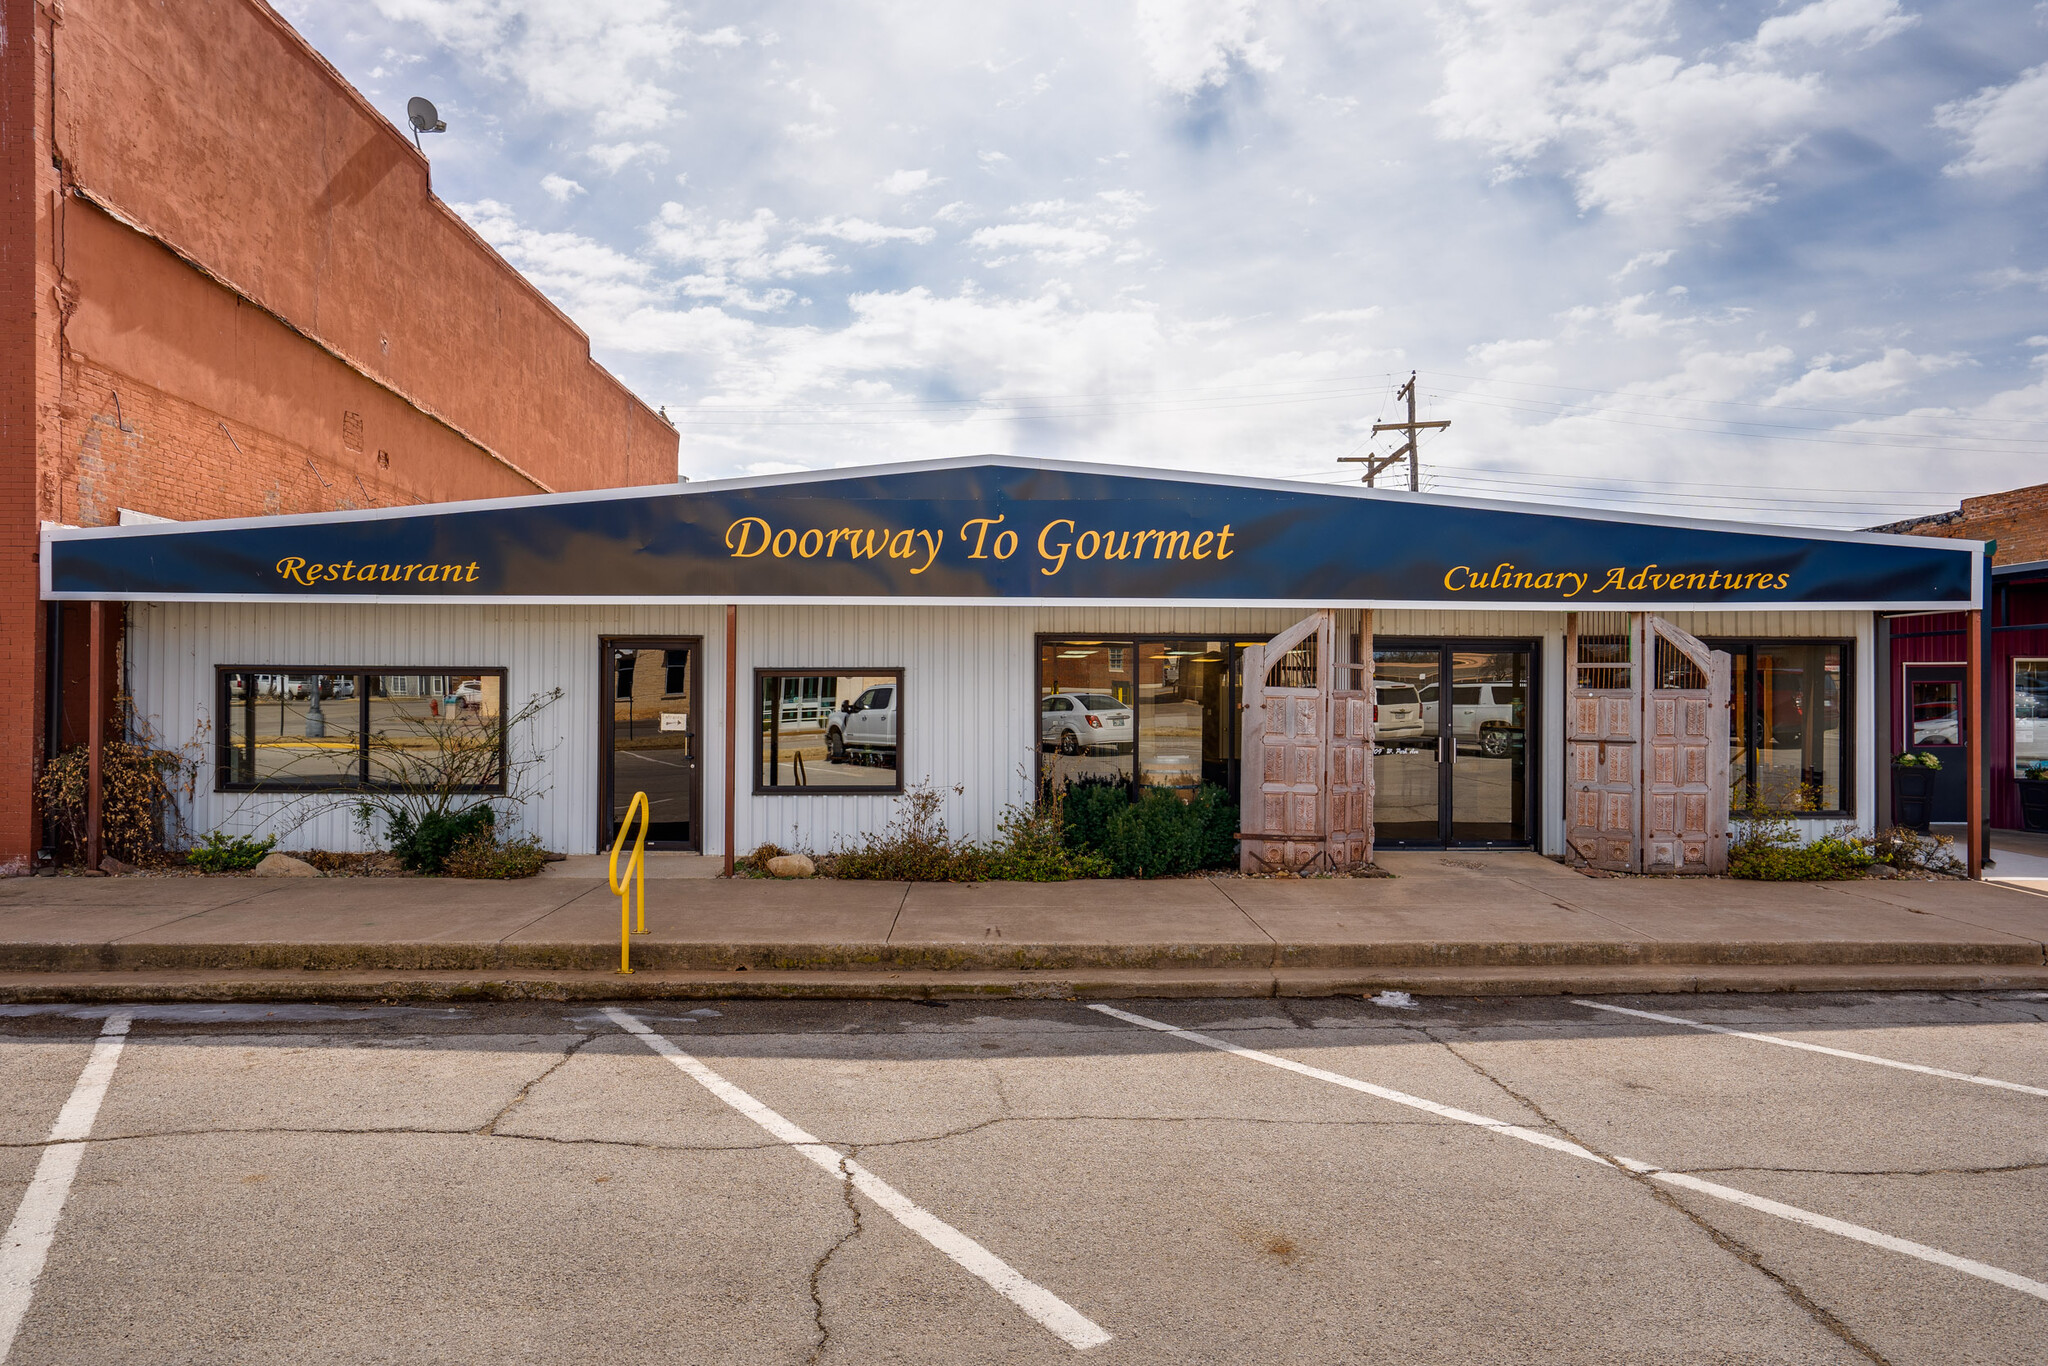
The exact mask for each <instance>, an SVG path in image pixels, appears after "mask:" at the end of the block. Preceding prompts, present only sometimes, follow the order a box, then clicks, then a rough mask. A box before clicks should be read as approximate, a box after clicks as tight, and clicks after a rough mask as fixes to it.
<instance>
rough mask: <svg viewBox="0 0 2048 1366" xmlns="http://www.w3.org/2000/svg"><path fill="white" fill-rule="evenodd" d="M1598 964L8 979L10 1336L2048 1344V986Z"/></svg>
mask: <svg viewBox="0 0 2048 1366" xmlns="http://www.w3.org/2000/svg"><path fill="white" fill-rule="evenodd" d="M1597 1005H1599V1006H1609V1007H1620V1008H1621V1009H1620V1010H1616V1009H1600V1008H1597V1007H1596V1006H1592V1005H1585V1004H1580V1003H1576V1002H1574V1001H1571V1000H1568V999H1561V998H1543V999H1522V1000H1498V999H1494V1000H1475V999H1470V998H1466V999H1440V1000H1439V999H1421V1000H1417V1001H1415V1002H1413V1003H1408V1004H1402V1003H1398V1002H1385V1003H1377V1002H1371V1001H1360V1000H1356V999H1350V1000H1327V999H1325V1000H1301V1001H1274V1000H1253V1001H1138V1002H1130V1003H1119V1004H1113V1005H1111V1006H1109V1007H1107V1008H1099V1007H1091V1006H1089V1005H1085V1004H1081V1003H1077V1002H1064V1001H1047V1002H1014V1001H1006V1002H1000V1003H997V1002H991V1003H986V1004H982V1003H961V1002H954V1003H951V1004H947V1005H940V1006H924V1005H917V1004H905V1003H901V1002H819V1003H797V1002H743V1003H728V1004H721V1005H719V1006H717V1007H715V1008H714V1007H697V1008H694V1009H693V1008H691V1007H690V1005H689V1003H682V1002H678V1003H671V1004H662V1005H650V1004H648V1003H639V1004H637V1005H634V1006H632V1007H630V1008H628V1007H619V1008H609V1009H608V1008H597V1007H589V1006H584V1005H537V1004H528V1005H516V1006H477V1007H471V1008H460V1009H440V1008H432V1009H429V1008H412V1007H336V1006H262V1005H250V1006H189V1005H188V1006H154V1007H152V1006H121V1007H82V1006H53V1007H27V1006H10V1007H4V1008H0V1093H4V1094H5V1095H6V1096H7V1097H8V1103H7V1104H6V1105H5V1106H4V1107H0V1202H4V1206H0V1214H5V1216H6V1217H8V1218H10V1219H11V1220H12V1225H11V1227H10V1228H9V1231H8V1233H7V1235H6V1241H5V1244H4V1245H0V1344H5V1343H7V1341H8V1338H9V1337H10V1336H11V1351H10V1350H8V1348H7V1347H6V1346H4V1345H0V1355H4V1359H5V1362H6V1363H7V1366H30V1364H31V1363H33V1364H36V1366H40V1364H41V1363H150V1364H151V1366H162V1364H164V1363H180V1362H202V1361H204V1362H366V1363H367V1362H428V1361H447V1360H457V1359H463V1360H480V1361H481V1360H491V1361H559V1360H590V1361H605V1362H621V1363H637V1362H687V1363H709V1362H735V1363H737V1362H748V1363H758V1362H792V1363H797V1362H814V1361H816V1362H837V1361H844V1362H871V1361H889V1362H934V1363H939V1362H944V1363H956V1362H975V1363H979V1362H1004V1363H1009V1362H1065V1361H1073V1360H1076V1359H1085V1360H1087V1361H1089V1362H1175V1363H1186V1362H1218V1363H1222V1362H1229V1363H1245V1362H1289V1363H1323V1362H1332V1363H1335V1362H1399V1363H1422V1362H1459V1363H1475V1362H1536V1361H1558V1362H1588V1363H1592V1362H1599V1363H1606V1362H1681V1361H1682V1362H1723V1361H1725V1362H1743V1363H1760V1362H1785V1363H1814V1362H1862V1361H1884V1362H1894V1363H1904V1362H1942V1363H1961V1362H1983V1363H2000V1364H2001V1366H2004V1364H2008V1363H2020V1362H2034V1361H2048V996H2044V994H2042V993H2022V992H2009V993H1996V994H1977V995H1961V994H1957V995H1932V994H1897V995H1854V996H1851V995H1835V996H1822V995H1814V996H1719V997H1716V996H1684V997H1638V998H1602V1000H1601V1001H1600V1002H1598V1003H1597ZM1624 1011H1638V1012H1649V1013H1650V1014H1653V1015H1665V1016H1671V1017H1674V1018H1675V1019H1677V1020H1683V1021H1690V1022H1691V1023H1680V1022H1672V1021H1670V1020H1660V1019H1653V1018H1646V1017H1645V1016H1644V1015H1642V1014H1629V1013H1623V1012H1624ZM1701 1026H1714V1027H1717V1029H1718V1030H1719V1031H1729V1030H1733V1031H1738V1032H1736V1033H1729V1032H1717V1029H1710V1028H1703V1027H1701ZM1787 1043H1791V1044H1796V1045H1801V1046H1799V1047H1790V1046H1786V1044H1787ZM1827 1050H1833V1051H1827Z"/></svg>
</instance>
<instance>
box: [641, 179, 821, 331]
mask: <svg viewBox="0 0 2048 1366" xmlns="http://www.w3.org/2000/svg"><path fill="white" fill-rule="evenodd" d="M647 234H648V242H649V245H650V246H651V247H652V248H653V249H654V251H655V252H656V253H657V254H659V255H661V256H664V257H667V258H668V259H669V260H672V261H676V262H678V263H681V264H683V265H686V266H690V265H694V266H696V267H697V270H696V271H695V272H693V273H691V274H688V275H685V276H683V277H682V278H681V280H679V281H678V282H677V284H678V287H679V288H680V289H681V291H682V292H683V293H684V294H686V295H689V296H690V297H692V298H699V299H717V300H719V301H720V302H722V303H725V304H727V305H729V306H731V307H733V308H738V309H741V310H744V311H746V312H750V313H765V312H773V311H776V310H778V309H781V308H785V307H787V306H788V305H789V304H790V303H791V302H792V301H793V300H794V299H795V298H796V293H795V291H793V290H790V289H783V288H770V289H764V290H760V291H758V292H757V291H756V290H753V289H750V288H748V286H749V285H750V284H756V283H759V282H762V281H767V280H789V279H795V278H798V277H802V276H811V275H825V274H829V273H830V272H832V271H835V270H837V269H839V267H838V266H837V265H836V264H835V263H834V261H833V259H832V256H831V254H830V253H829V252H827V251H825V249H824V248H822V247H819V246H816V245H815V244H813V243H810V242H804V241H800V240H797V239H796V238H795V237H794V236H793V235H792V234H790V233H789V232H788V231H786V230H785V229H784V228H783V226H782V224H781V222H780V220H779V219H777V217H776V216H775V213H774V211H773V210H771V209H756V210H755V211H754V213H753V216H752V217H750V218H744V219H731V218H727V219H718V220H716V221H714V220H713V219H712V217H711V216H710V215H709V214H707V213H704V212H703V211H701V210H697V209H691V208H688V207H686V206H684V205H681V204H677V203H673V202H671V203H667V204H664V205H662V206H661V215H660V217H659V218H658V219H657V220H656V221H655V222H654V223H652V224H650V225H649V226H648V229H647ZM778 238H780V239H781V240H780V241H778V240H777V239H778Z"/></svg>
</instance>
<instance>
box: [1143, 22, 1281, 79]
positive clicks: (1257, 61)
mask: <svg viewBox="0 0 2048 1366" xmlns="http://www.w3.org/2000/svg"><path fill="white" fill-rule="evenodd" d="M1256 8H1257V5H1256V3H1255V2H1254V0H1138V8H1137V16H1136V18H1137V32H1138V49H1139V51H1140V52H1141V53H1142V54H1143V56H1144V59H1145V65H1146V68H1147V69H1148V70H1149V71H1150V72H1151V74H1152V79H1153V80H1155V81H1157V82H1159V84H1161V85H1163V86H1165V87H1166V88H1167V89H1168V90H1171V91H1173V92H1175V93H1176V94H1180V95H1192V94H1194V93H1195V92H1196V91H1198V90H1200V89H1202V88H1203V87H1205V86H1220V85H1223V84H1224V83H1225V82H1227V81H1228V80H1229V79H1230V69H1231V67H1232V66H1233V65H1243V66H1245V67H1248V68H1250V69H1251V70H1254V71H1262V72H1271V71H1276V70H1278V69H1279V66H1280V58H1278V57H1276V56H1274V55H1273V54H1272V53H1270V52H1269V51H1267V49H1266V46H1265V44H1264V43H1262V42H1260V41H1259V40H1258V39H1256V38H1254V37H1253V36H1252V28H1253V11H1254V10H1255V9H1256Z"/></svg>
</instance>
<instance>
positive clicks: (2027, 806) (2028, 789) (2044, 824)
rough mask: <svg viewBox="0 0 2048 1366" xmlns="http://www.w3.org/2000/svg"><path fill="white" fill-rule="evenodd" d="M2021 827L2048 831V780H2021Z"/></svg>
mask: <svg viewBox="0 0 2048 1366" xmlns="http://www.w3.org/2000/svg"><path fill="white" fill-rule="evenodd" d="M2019 784H2020V826H2021V828H2022V829H2026V830H2048V778H2021V779H2020V780H2019Z"/></svg>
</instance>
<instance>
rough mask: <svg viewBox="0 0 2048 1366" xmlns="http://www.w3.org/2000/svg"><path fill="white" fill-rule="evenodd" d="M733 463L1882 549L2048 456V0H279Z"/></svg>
mask: <svg viewBox="0 0 2048 1366" xmlns="http://www.w3.org/2000/svg"><path fill="white" fill-rule="evenodd" d="M280 8H281V9H282V10H283V12H284V13H285V14H286V15H287V17H289V18H290V19H291V20H292V21H293V22H294V23H295V24H296V25H297V26H298V27H299V28H300V30H301V31H302V32H303V33H305V34H306V36H307V37H308V39H309V40H310V41H311V42H312V43H313V44H314V46H316V47H317V48H319V49H320V50H321V51H322V52H323V53H325V54H326V55H327V56H328V58H329V59H330V60H332V61H333V62H334V63H335V64H336V65H337V66H338V67H339V68H340V69H341V71H342V72H343V73H344V74H345V75H346V76H347V77H348V78H349V79H350V80H352V81H354V82H355V83H356V84H357V85H358V86H359V87H360V88H361V89H362V90H363V91H364V92H365V93H366V94H367V95H368V96H369V97H370V98H371V99H372V100H373V101H374V102H375V103H376V104H377V106H378V107H379V108H381V109H383V110H384V111H385V112H386V113H387V114H389V115H390V116H391V117H392V118H393V119H394V121H398V122H401V123H402V122H403V119H404V109H405V102H406V99H407V97H408V96H411V95H416V94H418V95H426V96H428V97H429V98H431V99H432V100H434V101H435V103H436V104H437V105H438V106H439V107H440V110H441V114H442V117H443V118H444V119H446V120H447V123H448V131H447V132H446V133H444V134H440V135H436V136H432V137H430V139H429V140H428V142H427V151H428V153H429V155H430V156H431V157H432V159H433V163H434V182H435V187H436V189H437V191H438V192H439V193H440V195H441V196H442V197H443V198H444V199H446V200H447V201H448V202H449V203H451V204H453V205H454V206H456V208H457V210H458V211H459V212H460V213H462V214H463V216H464V217H465V218H467V219H468V220H469V221H470V222H471V223H472V224H474V225H475V226H476V227H477V229H478V230H479V231H480V232H482V233H483V235H484V236H485V237H487V238H488V239H489V240H490V241H491V242H492V243H494V244H495V245H496V246H497V247H498V249H499V250H500V251H502V252H503V253H504V254H505V255H506V256H507V257H508V258H509V259H510V260H511V261H512V262H513V263H514V264H516V265H517V266H518V267H519V268H520V269H521V270H523V271H525V272H526V273H527V275H529V276H530V277H531V278H532V279H533V280H534V281H535V282H536V283H537V284H538V285H539V286H540V287H541V288H542V289H544V290H546V291H547V293H548V294H549V295H550V296H551V297H552V298H553V299H555V300H556V302H557V303H559V304H560V305H561V306H562V307H563V308H564V309H565V310H566V311H567V312H568V313H569V314H570V316H572V317H573V318H575V319H576V320H577V322H578V323H580V324H581V325H582V326H583V328H584V329H585V330H586V331H587V332H588V333H589V334H590V338H591V346H592V350H593V351H594V353H595V354H596V356H597V357H598V359H599V360H600V361H602V362H603V363H604V364H605V365H606V366H608V367H610V368H611V369H612V370H613V371H614V372H616V373H617V374H619V375H620V376H621V377H622V378H623V379H624V380H625V381H626V382H627V383H628V384H630V385H631V386H632V387H633V388H634V389H635V390H637V391H638V392H639V393H640V394H641V395H642V396H643V397H644V398H646V399H647V401H648V402H649V403H653V404H661V405H665V406H666V408H667V410H668V412H669V414H670V416H671V417H672V418H673V419H674V420H675V421H676V422H677V425H678V427H679V428H680V430H681V433H682V456H681V463H682V472H683V473H685V474H687V475H690V476H691V477H693V478H706V477H719V476H726V475H733V474H739V473H746V472H757V473H766V472H773V471H781V470H790V469H799V468H824V467H829V466H836V465H849V464H866V463H872V462H877V461H890V460H906V459H920V458H928V457H933V456H953V455H968V454H975V453H981V452H990V451H1002V452H1013V453H1017V454H1026V455H1044V456H1058V457H1065V458H1076V459H1090V460H1104V461H1112V462H1117V463H1124V464H1134V465H1155V466H1166V467H1172V468H1186V469H1202V470H1217V471H1229V472H1238V473H1247V474H1259V475H1274V476H1290V477H1299V478H1303V479H1311V480H1318V481H1327V482H1335V481H1338V480H1346V479H1356V478H1357V470H1356V467H1347V466H1344V465H1341V464H1339V463H1338V458H1339V457H1340V456H1346V455H1363V454H1366V453H1369V452H1372V451H1376V450H1377V451H1387V450H1391V449H1392V448H1393V446H1394V445H1395V444H1396V442H1397V438H1390V437H1388V436H1385V435H1382V436H1380V437H1378V438H1374V437H1373V436H1372V433H1371V426H1372V424H1373V423H1374V421H1376V420H1380V421H1384V420H1387V419H1389V418H1391V417H1393V416H1394V415H1395V408H1396V405H1395V402H1394V400H1393V397H1392V395H1393V390H1394V388H1395V387H1396V386H1397V385H1398V384H1399V383H1400V382H1402V381H1403V380H1405V379H1406V377H1407V374H1408V372H1409V371H1410V370H1411V369H1413V370H1418V371H1420V373H1421V383H1420V393H1421V395H1422V398H1423V404H1422V406H1423V408H1424V410H1425V412H1424V416H1425V417H1428V418H1447V419H1450V420H1451V422H1452V424H1453V425H1452V426H1451V427H1450V428H1449V429H1448V430H1447V431H1444V432H1442V433H1438V434H1435V435H1434V436H1432V437H1429V438H1426V439H1425V441H1424V444H1423V448H1422V456H1423V470H1424V486H1425V487H1426V488H1431V489H1436V490H1442V491H1455V492H1463V493H1472V494H1485V495H1493V496H1505V497H1518V498H1521V497H1535V498H1551V499H1563V500H1566V501H1571V502H1581V503H1604V504H1607V505H1612V506H1632V507H1648V508H1657V509H1664V510H1672V511H1697V512H1712V513H1715V514H1717V515H1729V514H1730V513H1733V514H1735V515H1740V516H1745V517H1755V518H1758V519H1769V520H1784V521H1804V522H1809V523H1813V524H1816V525H1844V526H1846V525H1869V524H1871V523H1875V522H1880V521H1884V520H1888V519H1891V518H1894V517H1902V516H1907V515H1912V514H1914V513H1918V512H1925V511H1932V510H1939V509H1942V508H1944V507H1952V506H1953V505H1954V501H1955V499H1956V497H1957V496H1958V495H1961V494H1971V493H1981V492H1987V491H1991V490H1994V489H2000V488H2007V487H2012V486H2015V485H2019V484H2026V483H2036V482H2041V481H2043V480H2048V3H2043V4H2031V3H2029V0H1960V2H1958V3H1940V2H1938V0H1928V2H1926V3H1922V2H1921V0H1815V3H1811V4H1805V5H1803V6H1802V5H1801V4H1800V3H1799V0H1789V2H1788V3H1785V4H1778V5H1774V4H1772V3H1771V2H1770V0H1728V3H1724V4H1711V5H1710V4H1705V3H1696V4H1685V3H1659V0H1561V2H1558V3H1532V2H1530V0H1476V2H1473V0H1438V2H1437V3H1430V0H1424V2H1423V3H1420V4H1415V5H1398V6H1397V5H1376V4H1363V3H1358V2H1357V0H1351V2H1350V3H1337V2H1335V0H1331V2H1328V3H1317V2H1316V0H1135V2H1134V3H1118V2H1117V0H1108V3H1098V4H1089V5H1081V6H1074V7H1071V8H1062V7H1059V6H1051V5H1046V4H1042V3H1040V4H1022V3H1014V2H1012V0H978V2H977V3H975V4H964V5H942V4H931V3H919V4H898V3H880V2H878V0H853V2H852V3H838V4H829V5H828V4H812V5H790V4H784V3H780V2H779V0H754V2H753V3H750V4H746V5H740V4H731V3H701V4H693V5H684V4H680V3H668V0H350V3H334V2H333V0H320V3H314V2H313V0H280Z"/></svg>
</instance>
